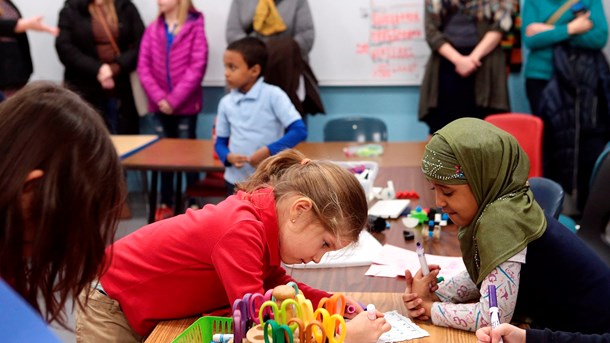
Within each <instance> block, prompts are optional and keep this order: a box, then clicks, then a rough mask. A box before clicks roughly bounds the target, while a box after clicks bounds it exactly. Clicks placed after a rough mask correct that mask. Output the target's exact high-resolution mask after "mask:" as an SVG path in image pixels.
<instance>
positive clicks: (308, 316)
mask: <svg viewBox="0 0 610 343" xmlns="http://www.w3.org/2000/svg"><path fill="white" fill-rule="evenodd" d="M295 300H296V302H297V304H299V306H301V317H300V318H301V320H302V321H303V323H304V324H305V325H307V324H309V323H311V322H312V321H314V320H315V318H314V316H313V305H312V304H311V300H309V299H306V298H305V296H304V295H303V294H297V296H296V299H295Z"/></svg>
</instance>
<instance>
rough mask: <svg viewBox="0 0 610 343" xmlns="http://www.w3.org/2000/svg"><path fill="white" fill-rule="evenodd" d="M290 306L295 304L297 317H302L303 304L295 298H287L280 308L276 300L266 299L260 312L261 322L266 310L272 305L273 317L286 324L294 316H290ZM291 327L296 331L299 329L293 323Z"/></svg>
mask: <svg viewBox="0 0 610 343" xmlns="http://www.w3.org/2000/svg"><path fill="white" fill-rule="evenodd" d="M288 306H293V308H294V310H295V311H296V317H297V318H301V317H302V311H301V306H299V304H298V303H297V302H296V301H295V300H294V299H286V300H284V301H282V305H281V306H280V307H279V308H278V306H277V304H276V303H275V301H265V302H264V303H263V305H262V306H261V307H260V310H259V312H258V317H259V321H260V322H261V323H262V322H263V313H264V310H265V309H266V308H267V307H271V312H273V319H275V321H276V322H278V323H280V324H286V323H287V322H288V320H289V319H290V318H292V316H291V317H289V311H288ZM290 329H291V330H292V331H294V330H296V329H297V327H296V325H292V326H291V327H290Z"/></svg>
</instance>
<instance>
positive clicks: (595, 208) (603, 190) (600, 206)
mask: <svg viewBox="0 0 610 343" xmlns="http://www.w3.org/2000/svg"><path fill="white" fill-rule="evenodd" d="M596 165H597V166H599V167H598V168H596V172H595V174H594V179H593V180H592V182H591V189H590V191H589V197H588V198H587V202H586V203H585V208H584V210H583V213H582V219H581V221H580V229H579V230H578V231H577V235H578V236H579V237H580V238H582V240H584V241H585V243H587V244H588V245H589V246H590V247H591V248H592V249H593V250H595V252H596V253H597V254H598V255H599V256H600V257H601V258H602V259H603V260H604V261H605V262H606V263H607V264H608V265H610V228H609V227H608V223H609V221H610V201H609V199H608V194H610V182H608V180H610V156H609V154H608V153H604V152H602V154H601V155H600V156H599V158H598V162H597V163H596Z"/></svg>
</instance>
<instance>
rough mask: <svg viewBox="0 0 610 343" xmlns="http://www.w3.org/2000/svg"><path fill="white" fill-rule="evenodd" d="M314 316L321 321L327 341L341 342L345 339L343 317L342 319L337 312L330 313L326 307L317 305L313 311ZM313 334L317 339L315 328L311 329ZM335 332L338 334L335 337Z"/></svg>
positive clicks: (317, 334) (331, 342)
mask: <svg viewBox="0 0 610 343" xmlns="http://www.w3.org/2000/svg"><path fill="white" fill-rule="evenodd" d="M314 317H315V318H316V320H318V321H319V322H321V323H322V326H323V327H324V333H325V334H326V338H327V339H328V343H343V341H345V334H346V332H347V330H346V326H345V319H343V317H342V316H340V315H338V314H333V315H331V314H330V313H328V311H327V310H326V309H324V308H321V307H319V308H318V309H317V310H316V312H314ZM313 334H314V337H315V338H316V340H319V336H320V334H319V333H316V331H315V330H314V331H313ZM335 334H339V336H338V337H337V336H335Z"/></svg>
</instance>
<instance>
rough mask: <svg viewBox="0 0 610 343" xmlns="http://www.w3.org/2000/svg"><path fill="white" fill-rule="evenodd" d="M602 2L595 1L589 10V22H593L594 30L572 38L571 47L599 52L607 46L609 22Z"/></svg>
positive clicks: (599, 0)
mask: <svg viewBox="0 0 610 343" xmlns="http://www.w3.org/2000/svg"><path fill="white" fill-rule="evenodd" d="M605 13H606V12H604V7H603V5H602V2H601V0H594V1H592V3H591V8H589V20H591V22H593V28H592V29H591V30H589V31H587V32H585V33H582V34H579V35H572V36H571V37H570V45H572V46H576V47H580V48H587V49H594V50H599V49H603V48H604V46H606V42H607V41H608V21H607V20H606V15H605Z"/></svg>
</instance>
